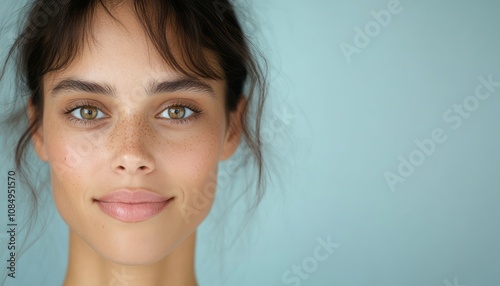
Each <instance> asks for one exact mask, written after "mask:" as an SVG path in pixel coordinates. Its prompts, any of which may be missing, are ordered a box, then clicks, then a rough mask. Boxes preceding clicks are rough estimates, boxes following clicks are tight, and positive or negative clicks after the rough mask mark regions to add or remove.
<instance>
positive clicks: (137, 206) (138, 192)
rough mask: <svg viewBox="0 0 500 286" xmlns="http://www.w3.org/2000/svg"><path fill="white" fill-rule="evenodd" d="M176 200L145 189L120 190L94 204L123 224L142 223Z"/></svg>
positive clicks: (97, 200)
mask: <svg viewBox="0 0 500 286" xmlns="http://www.w3.org/2000/svg"><path fill="white" fill-rule="evenodd" d="M173 199H174V198H173V197H170V198H169V197H165V196H162V195H159V194H157V193H155V192H151V191H148V190H144V189H134V190H132V189H120V190H115V191H113V192H111V193H108V194H106V195H104V196H102V197H100V198H98V199H95V200H94V202H95V203H97V205H98V206H99V208H100V209H101V211H102V212H104V213H105V214H107V215H109V216H111V217H112V218H114V219H117V220H119V221H122V222H141V221H145V220H147V219H150V218H152V217H154V216H155V215H157V214H159V213H160V212H161V211H162V210H163V209H164V208H165V207H166V206H167V205H168V204H169V203H170V202H171V201H172V200H173Z"/></svg>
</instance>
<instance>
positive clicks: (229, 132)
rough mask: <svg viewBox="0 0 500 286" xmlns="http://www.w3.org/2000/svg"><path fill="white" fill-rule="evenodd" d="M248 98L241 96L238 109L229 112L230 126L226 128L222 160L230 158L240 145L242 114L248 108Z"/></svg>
mask: <svg viewBox="0 0 500 286" xmlns="http://www.w3.org/2000/svg"><path fill="white" fill-rule="evenodd" d="M246 105H247V100H246V98H245V97H244V96H242V97H241V98H240V101H239V102H238V106H237V107H236V110H234V111H231V113H229V126H227V128H226V136H225V139H224V145H223V146H222V152H221V154H220V157H219V159H220V160H221V161H224V160H227V159H229V158H230V157H231V156H232V155H233V154H234V152H235V151H236V149H238V146H239V145H240V140H241V134H242V132H243V124H242V121H241V120H242V119H241V118H242V115H243V112H244V110H245V109H246Z"/></svg>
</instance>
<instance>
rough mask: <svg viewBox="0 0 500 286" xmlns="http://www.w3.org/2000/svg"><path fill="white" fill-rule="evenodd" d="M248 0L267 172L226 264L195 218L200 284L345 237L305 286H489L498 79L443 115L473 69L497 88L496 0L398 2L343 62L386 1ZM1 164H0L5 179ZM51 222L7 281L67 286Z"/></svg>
mask: <svg viewBox="0 0 500 286" xmlns="http://www.w3.org/2000/svg"><path fill="white" fill-rule="evenodd" d="M247 2H248V3H246V5H247V6H250V7H251V8H252V9H253V11H254V12H252V14H251V15H253V14H255V15H254V16H256V17H257V19H255V22H257V24H256V25H249V30H250V31H251V32H252V33H253V35H255V38H256V39H258V40H259V44H260V46H261V48H262V50H263V51H264V53H265V54H267V55H268V57H269V61H270V66H271V69H270V72H271V76H270V80H271V88H270V98H272V100H271V104H272V108H270V110H271V111H270V113H268V119H267V123H266V124H267V125H266V126H265V127H267V129H266V132H267V135H266V136H268V137H267V138H268V139H269V140H268V141H272V144H273V146H274V147H275V148H274V149H271V150H274V151H273V152H274V153H275V154H277V157H278V159H276V160H275V163H274V165H272V169H273V170H274V171H273V176H274V177H273V178H275V179H273V181H274V183H273V184H271V185H270V188H269V189H268V193H267V196H266V197H265V199H264V201H263V203H262V205H261V208H260V211H259V212H258V214H257V215H256V217H255V219H254V220H253V222H252V224H250V226H249V229H248V230H247V231H245V232H243V235H242V236H240V239H239V240H238V242H237V243H236V244H235V247H233V248H230V249H228V250H225V259H224V260H222V258H221V257H219V256H218V255H216V254H214V251H213V249H212V246H211V244H210V243H209V241H210V240H211V239H212V240H214V239H213V238H212V236H210V235H209V233H210V231H211V226H212V225H213V224H214V221H212V220H211V219H210V218H209V219H208V220H207V221H206V222H205V223H204V224H203V225H202V226H201V227H200V231H199V239H200V240H199V244H198V248H197V259H198V260H197V264H196V267H197V275H198V278H199V282H200V285H202V286H208V285H252V286H253V285H298V284H294V283H290V284H285V282H284V281H283V280H282V275H283V273H284V272H285V271H287V270H289V269H291V267H292V265H294V264H295V265H301V264H302V263H303V261H307V260H308V259H309V258H308V257H312V256H314V250H315V248H316V247H317V246H318V245H320V244H319V243H318V242H317V240H318V239H319V238H322V239H325V240H326V239H327V237H328V236H330V238H331V240H332V241H334V242H335V243H338V244H340V246H339V247H338V248H337V249H335V251H334V253H333V254H331V255H330V256H329V258H328V259H327V260H326V261H323V262H319V264H318V266H317V267H316V269H315V270H314V271H312V273H310V274H309V277H308V278H307V279H305V280H300V282H301V283H300V285H345V286H357V285H360V286H361V285H363V286H364V285H395V286H396V285H398V286H400V285H405V286H413V285H415V286H417V285H418V286H421V285H426V286H430V285H436V286H438V285H440V286H443V285H444V286H449V285H464V286H480V285H498V283H500V271H499V269H500V244H499V241H500V232H499V230H500V224H499V223H498V218H499V217H500V208H499V205H500V187H499V186H500V175H499V171H500V152H499V151H498V148H499V146H500V128H499V126H498V124H499V123H500V112H499V110H500V88H498V89H499V90H497V91H496V92H494V93H492V96H491V97H490V98H489V99H487V100H484V101H480V105H479V106H478V108H477V110H475V111H474V112H471V114H470V117H469V118H467V119H464V120H463V122H462V124H461V126H460V127H459V128H457V129H453V128H452V125H453V124H450V123H449V122H446V121H445V120H444V119H443V117H442V116H443V114H444V113H445V112H446V111H447V110H448V109H450V108H453V105H454V104H456V103H463V101H464V100H465V99H466V98H467V97H469V96H474V92H475V89H476V86H477V85H478V84H479V83H480V82H479V80H478V77H479V76H483V77H487V76H488V75H492V77H493V80H496V81H500V56H499V51H500V33H499V30H498V29H499V28H500V17H499V15H498V12H499V11H500V2H497V1H484V0H483V1H464V0H461V1H450V0H442V1H429V0H427V1H426V0H413V1H410V0H402V1H401V7H403V10H402V11H401V12H400V13H399V14H397V15H393V16H392V19H391V22H390V23H389V24H388V25H387V26H386V27H383V28H382V29H381V31H380V33H379V34H378V35H377V36H376V37H374V38H373V39H372V40H371V42H370V44H369V45H368V46H366V47H365V48H363V49H361V53H359V54H354V55H353V56H352V61H351V62H350V63H349V62H348V61H347V60H346V58H345V57H344V54H343V53H342V50H341V49H340V47H339V45H340V43H341V42H345V43H348V44H351V45H353V43H354V37H355V32H354V28H355V27H360V28H362V29H364V27H365V25H366V24H367V23H369V22H370V21H372V20H373V16H372V15H371V14H370V12H371V11H372V10H373V11H379V10H381V9H387V4H388V3H389V2H391V1H388V0H376V1H360V0H355V1H353V0H350V1H326V0H322V1H321V0H315V1H297V0H252V1H251V3H250V1H247ZM12 6H13V5H12V4H10V2H9V3H8V1H3V2H2V3H1V4H0V10H1V11H5V13H11V12H12V9H11V8H12ZM9 7H10V8H9ZM9 11H10V12H9ZM0 18H3V17H0ZM2 37H4V35H2ZM2 41H4V40H3V39H2ZM283 110H285V112H284V114H286V116H285V117H286V118H287V119H286V120H284V121H279V122H278V123H280V122H281V123H280V124H281V125H280V124H276V122H277V121H276V120H277V119H280V118H283V116H284V115H283V112H282V111H283ZM280 112H282V113H280ZM436 128H441V129H442V130H443V131H444V133H445V134H446V136H447V140H446V141H445V142H444V143H442V144H437V146H436V149H435V151H434V152H433V153H432V154H431V155H430V156H428V157H427V158H426V159H425V161H424V162H423V164H422V165H421V166H418V167H416V169H415V171H414V172H413V173H412V174H411V175H410V176H409V177H408V178H407V179H406V180H405V182H403V183H398V184H396V186H395V191H392V190H391V188H390V187H389V185H388V183H387V182H386V179H385V178H384V173H385V172H387V171H390V172H394V173H397V172H398V171H397V169H398V165H399V159H398V157H399V156H403V157H404V158H407V159H408V157H409V156H410V153H411V152H413V151H414V150H418V147H417V145H416V144H415V142H414V141H415V140H424V139H426V138H430V137H431V133H432V131H433V130H434V129H436ZM1 156H2V160H1V161H2V162H4V160H3V158H4V157H5V156H7V157H10V154H2V155H1ZM11 166H13V165H1V166H0V170H1V172H0V182H1V185H2V186H5V185H6V175H2V174H7V170H9V169H12V167H11ZM276 178H280V180H278V179H276ZM5 195H6V194H5V192H2V193H1V194H0V196H1V197H0V198H2V200H4V198H5ZM49 207H52V208H53V206H49ZM1 210H2V211H1V213H0V217H1V219H0V222H1V224H2V227H3V226H4V225H5V217H6V216H5V215H4V214H5V213H6V211H5V204H4V203H3V204H2V205H1ZM234 221H238V220H237V219H235V220H234ZM50 222H51V223H50V225H48V226H47V231H46V233H45V235H44V236H43V238H42V239H41V240H40V241H39V242H38V243H37V244H35V245H34V246H33V247H32V248H31V249H30V250H29V252H27V253H26V254H25V256H24V258H22V260H21V261H20V262H19V264H18V275H19V278H16V279H15V280H12V279H8V280H7V281H8V283H7V284H6V285H38V283H40V285H57V284H58V283H60V282H61V281H62V278H63V277H64V273H65V267H66V263H67V258H66V255H67V252H66V247H67V237H66V236H65V233H66V231H67V229H66V226H65V225H64V223H63V222H62V220H61V219H60V218H59V216H58V214H57V213H56V212H55V210H53V212H52V218H51V219H50ZM226 231H228V232H229V234H228V237H231V235H234V228H233V229H229V230H226ZM231 231H233V232H231ZM2 232H3V233H4V231H2ZM0 238H5V235H4V234H2V236H0ZM219 242H220V241H219ZM4 249H5V247H3V246H2V250H1V252H0V253H2V255H3V253H4ZM2 260H3V256H2ZM2 265H3V264H2ZM214 265H222V266H223V267H224V270H223V272H220V271H219V270H217V267H216V266H214ZM2 267H3V266H2ZM28 281H31V282H28ZM33 281H34V282H33Z"/></svg>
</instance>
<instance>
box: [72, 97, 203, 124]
mask: <svg viewBox="0 0 500 286" xmlns="http://www.w3.org/2000/svg"><path fill="white" fill-rule="evenodd" d="M84 107H91V108H96V109H98V110H99V111H100V112H102V113H104V112H103V111H102V108H99V107H98V106H97V105H96V104H93V103H91V102H88V101H83V102H79V103H77V104H74V105H72V106H69V107H67V108H66V109H65V110H64V115H65V116H66V117H67V119H68V120H69V121H70V122H72V123H76V124H79V125H83V126H84V127H89V126H94V125H96V124H99V121H101V120H103V119H106V118H100V119H87V120H86V119H78V118H75V117H74V116H73V115H71V113H72V112H73V111H75V110H77V109H79V108H84ZM172 107H183V108H188V109H190V110H191V111H193V114H191V116H189V117H188V118H183V119H169V118H162V117H158V115H156V116H155V118H158V119H162V120H163V121H170V123H169V124H174V125H182V124H187V123H189V122H191V121H192V120H194V119H196V118H197V117H198V116H199V115H200V114H202V113H203V111H202V110H200V109H199V108H197V107H196V106H193V105H191V104H185V103H180V102H178V103H175V102H174V103H171V104H169V105H167V106H165V107H164V108H163V109H162V111H161V112H160V113H158V114H161V113H163V112H164V111H165V110H167V109H169V108H172ZM104 114H105V113H104Z"/></svg>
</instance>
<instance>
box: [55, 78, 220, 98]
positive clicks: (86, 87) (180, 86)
mask: <svg viewBox="0 0 500 286" xmlns="http://www.w3.org/2000/svg"><path fill="white" fill-rule="evenodd" d="M189 90H191V91H197V92H202V93H206V94H208V95H209V96H210V97H215V91H214V89H213V88H212V87H211V86H210V85H208V84H206V83H204V82H201V81H199V80H197V79H195V78H180V79H176V80H172V81H161V82H158V81H154V82H153V83H152V84H150V85H149V87H148V88H147V89H146V92H147V94H148V95H155V94H161V93H172V92H176V91H189ZM63 92H86V93H95V94H103V95H106V96H111V97H116V89H115V88H114V87H112V86H110V85H108V84H100V83H97V82H92V81H85V80H79V79H72V78H68V79H64V80H62V81H60V82H59V83H58V84H57V85H56V86H55V87H54V88H53V89H52V90H51V94H52V96H54V97H56V96H57V95H59V94H60V93H63Z"/></svg>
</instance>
